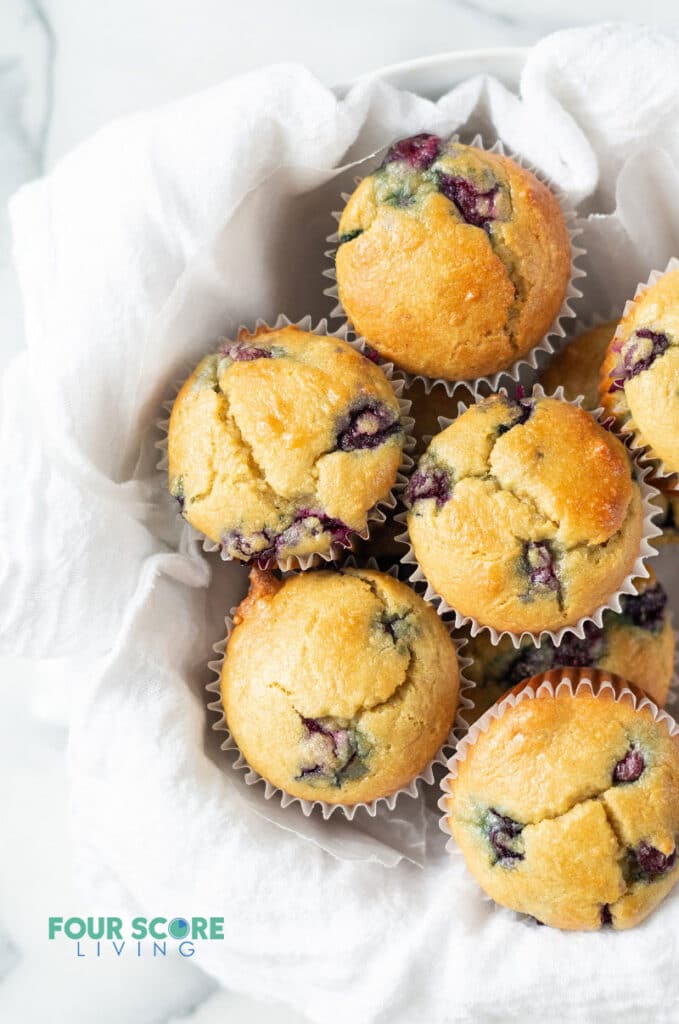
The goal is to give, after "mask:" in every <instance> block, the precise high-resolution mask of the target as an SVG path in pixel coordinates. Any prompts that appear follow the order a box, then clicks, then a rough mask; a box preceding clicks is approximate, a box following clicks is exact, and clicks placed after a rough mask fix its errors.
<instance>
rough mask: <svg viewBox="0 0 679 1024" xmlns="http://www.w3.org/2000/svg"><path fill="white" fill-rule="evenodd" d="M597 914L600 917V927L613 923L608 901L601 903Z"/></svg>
mask: <svg viewBox="0 0 679 1024" xmlns="http://www.w3.org/2000/svg"><path fill="white" fill-rule="evenodd" d="M599 916H600V917H601V926H602V928H606V927H607V926H608V925H612V924H613V915H612V914H611V908H610V907H609V905H608V903H604V904H603V905H602V907H601V911H600V915H599Z"/></svg>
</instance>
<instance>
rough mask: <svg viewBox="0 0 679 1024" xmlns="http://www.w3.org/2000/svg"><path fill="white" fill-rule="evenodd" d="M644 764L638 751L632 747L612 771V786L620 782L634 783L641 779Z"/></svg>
mask: <svg viewBox="0 0 679 1024" xmlns="http://www.w3.org/2000/svg"><path fill="white" fill-rule="evenodd" d="M645 767H646V762H645V761H644V758H643V756H642V754H641V753H640V751H638V750H636V749H635V748H634V747H632V749H631V750H628V751H627V753H626V754H625V756H624V757H623V758H621V760H620V761H618V763H617V764H616V766H615V768H614V769H613V785H614V786H615V785H618V784H619V783H622V782H636V781H637V779H639V778H641V775H642V774H643V771H644V768H645Z"/></svg>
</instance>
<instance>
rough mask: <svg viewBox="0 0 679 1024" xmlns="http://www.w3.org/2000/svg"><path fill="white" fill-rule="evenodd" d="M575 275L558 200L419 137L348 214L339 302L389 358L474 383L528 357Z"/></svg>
mask: <svg viewBox="0 0 679 1024" xmlns="http://www.w3.org/2000/svg"><path fill="white" fill-rule="evenodd" d="M570 273H571V252H570V240H569V236H568V231H567V228H566V225H565V221H564V217H563V214H562V211H561V208H560V206H559V203H558V201H557V199H556V197H555V196H554V195H553V194H552V192H551V191H550V190H549V189H548V188H547V186H545V185H543V184H542V183H541V182H540V181H538V179H537V178H536V177H535V176H534V175H533V174H531V172H530V171H527V170H524V169H523V168H522V167H520V166H519V165H518V164H517V163H515V161H513V160H511V159H509V158H508V157H505V156H501V155H500V154H498V153H489V152H486V151H484V150H481V149H479V148H476V147H474V146H465V145H462V144H461V143H459V142H456V141H455V140H454V139H450V140H447V141H446V140H443V139H440V138H439V137H438V136H436V135H431V134H421V135H416V136H413V137H412V138H409V139H402V140H400V141H399V142H397V143H395V144H394V145H393V146H392V147H391V148H390V149H389V151H388V153H387V155H386V157H385V159H384V162H383V163H382V165H381V166H380V167H379V168H378V169H377V170H376V171H374V172H373V173H372V174H370V175H368V176H367V177H366V178H364V179H363V181H362V182H361V183H360V184H359V186H358V187H357V189H356V190H355V192H354V193H353V195H352V196H351V198H350V199H349V202H348V203H347V205H346V208H345V209H344V212H343V214H342V217H341V220H340V224H339V231H338V248H337V253H336V274H337V287H338V294H339V298H340V301H341V303H342V306H343V308H344V310H345V312H346V314H347V316H348V318H349V320H350V321H351V322H352V324H353V325H354V327H355V328H356V330H357V331H358V332H359V333H360V334H362V335H364V336H365V337H366V338H367V339H368V341H369V342H370V344H371V345H372V346H373V347H374V348H375V349H376V350H377V351H378V352H379V353H380V355H382V356H384V357H386V358H389V359H391V360H393V361H394V362H395V363H396V364H397V365H398V366H401V367H403V368H404V369H406V370H408V371H410V372H411V373H414V374H425V375H427V376H429V377H443V378H446V379H449V380H457V379H459V380H469V379H473V378H476V377H479V376H482V375H487V374H493V373H496V372H497V371H500V370H504V369H507V368H508V367H510V366H511V365H512V364H513V363H515V362H516V361H517V360H518V359H520V358H522V357H523V356H525V355H526V354H527V353H528V352H529V351H530V350H531V349H532V348H533V347H534V346H535V345H536V344H537V343H538V342H539V341H540V340H541V338H542V337H543V335H544V334H545V333H546V332H547V331H548V329H549V327H550V325H551V324H552V322H553V321H554V319H555V317H556V316H557V314H558V312H559V309H560V307H561V304H562V302H563V299H564V296H565V294H566V289H567V285H568V281H569V277H570Z"/></svg>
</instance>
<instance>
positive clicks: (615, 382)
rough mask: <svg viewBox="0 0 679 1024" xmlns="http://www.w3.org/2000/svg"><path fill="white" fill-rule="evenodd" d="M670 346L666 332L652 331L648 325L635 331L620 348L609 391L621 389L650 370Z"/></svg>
mask: <svg viewBox="0 0 679 1024" xmlns="http://www.w3.org/2000/svg"><path fill="white" fill-rule="evenodd" d="M649 342H650V344H649ZM669 346H670V339H669V338H668V337H667V335H666V334H661V333H658V332H657V331H651V330H649V328H648V327H642V328H640V329H639V330H638V331H635V332H634V333H633V334H631V335H630V337H629V338H628V339H627V341H626V342H624V343H623V345H622V346H621V348H620V351H619V353H618V363H617V365H616V367H615V369H613V370H612V371H611V374H610V376H611V379H612V383H611V385H610V387H609V391H621V390H622V389H623V388H624V386H625V384H626V383H627V381H629V380H632V378H633V377H637V376H638V375H639V374H640V373H643V371H644V370H648V368H649V366H652V364H653V363H654V362H655V361H656V359H657V358H658V356H661V355H662V354H663V352H666V351H667V349H668V348H669Z"/></svg>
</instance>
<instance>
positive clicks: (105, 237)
mask: <svg viewBox="0 0 679 1024" xmlns="http://www.w3.org/2000/svg"><path fill="white" fill-rule="evenodd" d="M422 129H429V130H436V131H440V132H448V131H452V130H456V129H460V130H461V131H462V132H463V133H464V135H465V136H466V135H469V136H471V135H473V134H474V133H475V132H476V131H478V130H481V131H482V132H483V133H484V137H485V138H486V139H488V140H492V138H493V137H494V136H499V137H500V138H502V139H503V141H504V142H505V144H506V145H507V146H508V148H509V149H514V150H516V151H518V152H520V153H521V154H522V155H523V156H524V157H525V158H526V159H527V160H529V161H531V162H533V163H534V164H535V165H537V166H538V167H539V168H541V169H542V170H543V171H544V172H545V173H547V174H548V175H549V176H550V177H551V178H552V179H553V181H554V182H555V184H556V185H557V186H559V187H560V188H561V189H563V190H564V191H566V192H567V193H568V194H569V195H570V197H571V198H572V199H573V200H574V201H577V202H580V203H582V208H583V210H585V211H586V212H587V213H588V214H589V217H588V220H587V222H586V224H585V235H584V244H585V245H586V246H587V247H588V249H589V253H590V255H589V259H588V261H587V264H588V266H587V269H588V272H589V277H588V279H587V281H586V301H585V303H584V304H583V305H582V306H581V308H580V310H579V311H578V312H579V313H581V314H583V315H584V314H586V313H587V312H594V311H595V310H606V309H608V308H609V307H610V306H611V303H618V304H620V305H621V304H622V302H623V300H624V299H625V297H626V296H627V295H628V294H629V293H630V292H631V290H633V288H634V286H635V285H636V283H637V282H638V281H639V280H644V279H645V278H646V277H647V275H648V272H649V270H650V269H651V268H652V267H659V268H661V267H663V266H664V265H665V263H666V262H667V260H668V259H669V257H670V256H672V255H677V253H678V251H679V207H678V206H677V203H676V197H677V195H678V194H679V39H677V38H676V37H674V38H668V37H667V36H666V35H660V34H658V33H653V32H650V31H645V30H643V29H640V28H638V27H634V28H624V27H615V26H610V25H608V26H603V27H599V28H594V29H586V30H585V29H583V30H575V31H571V32H565V33H559V34H557V35H555V36H552V37H550V38H548V39H546V40H544V41H543V42H542V43H541V44H540V45H539V46H537V47H536V49H535V50H534V51H533V52H532V53H531V55H530V56H529V59H528V62H527V65H526V68H525V72H524V76H523V81H522V88H521V96H520V97H516V96H514V95H512V94H510V93H509V92H508V91H507V90H506V89H505V88H504V87H502V86H501V85H500V84H498V83H497V82H494V81H493V80H491V79H488V78H483V77H478V78H475V79H473V80H471V81H469V82H467V83H465V84H464V85H462V86H460V87H459V88H457V89H455V90H453V91H452V92H451V93H450V94H449V95H447V96H445V97H444V98H443V99H442V100H441V101H440V102H439V103H437V104H433V103H430V102H428V101H425V100H422V99H419V98H417V97H414V96H412V95H409V94H405V93H399V92H397V91H395V90H394V89H392V88H390V87H386V86H384V85H381V84H377V83H372V84H371V83H364V84H361V85H358V86H357V87H356V88H355V89H353V90H352V91H351V92H350V93H349V95H348V96H347V97H346V99H344V100H342V101H339V100H337V99H336V97H335V96H334V95H333V94H332V93H331V92H330V91H328V90H327V89H325V88H323V87H322V86H321V85H320V84H319V83H318V82H317V81H316V80H315V79H314V78H313V77H311V76H310V75H309V74H308V73H306V72H305V71H304V70H302V69H301V68H299V67H294V66H279V67H275V68H271V69H268V70H266V71H262V72H259V73H256V74H253V75H248V76H245V77H243V78H239V79H236V80H233V81H230V82H228V83H226V84H225V85H223V86H220V87H219V88H216V89H213V90H211V91H209V92H207V93H203V94H200V95H197V96H194V97H191V98H190V99H187V100H185V101H183V102H182V103H179V104H174V105H172V106H170V107H167V108H164V109H162V110H158V111H154V112H151V113H148V114H143V115H139V116H136V117H134V118H129V119H126V120H124V121H120V122H118V123H116V124H114V125H111V126H110V127H109V128H107V129H105V130H104V131H102V132H100V133H99V134H98V135H96V136H95V137H94V138H93V139H92V140H90V141H89V142H88V143H86V144H85V145H83V146H81V147H79V148H78V149H77V150H76V151H74V152H73V153H72V154H71V156H69V157H68V158H66V159H65V160H63V161H62V162H61V163H60V164H59V165H58V166H57V168H56V169H55V171H54V172H53V173H52V174H51V175H50V176H49V177H48V178H47V179H46V180H44V181H41V182H37V183H35V184H33V185H30V186H28V187H26V188H24V189H22V191H21V192H20V193H19V194H18V195H17V197H16V198H15V200H14V202H13V205H12V211H11V212H12V219H13V226H14V237H15V252H16V260H17V265H18V270H19V275H20V279H21V285H22V289H23V295H24V302H25V308H26V327H27V341H28V351H27V352H26V353H24V354H22V355H21V356H20V357H19V358H18V359H17V360H16V361H15V363H14V364H13V366H12V367H11V368H10V370H9V371H8V374H7V376H6V379H5V395H6V403H5V412H4V419H3V424H2V435H1V440H2V445H1V448H0V465H1V466H2V470H3V473H4V479H5V480H6V481H8V482H9V481H11V489H10V486H9V483H8V485H7V490H6V496H5V501H4V502H3V503H2V511H1V512H0V517H1V522H0V537H2V545H3V548H2V555H3V564H2V566H1V567H0V571H1V573H2V576H1V578H2V584H3V595H4V598H5V600H4V607H3V612H4V614H3V633H2V645H3V648H4V649H6V650H8V651H10V652H14V653H29V654H33V655H41V656H62V657H69V658H71V659H72V661H71V664H72V666H73V670H72V678H71V680H70V682H71V690H72V700H73V719H72V723H71V740H70V769H71V780H72V792H73V801H72V802H73V816H74V828H75V836H76V841H77V848H78V854H79V864H80V878H81V880H83V881H84V882H85V883H86V884H87V883H89V891H90V902H91V905H92V906H93V908H94V907H95V906H96V904H97V901H99V903H100V904H101V905H102V906H103V905H106V906H107V907H108V908H109V909H110V910H111V911H115V912H118V913H121V912H125V911H126V910H127V909H128V908H131V907H133V906H134V907H141V908H142V911H143V912H144V911H145V912H148V913H153V912H157V908H158V907H164V908H168V912H176V913H186V914H201V913H202V914H209V915H215V914H223V915H224V916H225V917H226V919H227V922H228V924H229V927H228V928H227V934H226V938H225V941H224V942H219V943H216V942H215V943H205V944H203V946H202V947H201V950H200V961H199V962H200V963H201V965H202V966H203V967H205V968H206V969H207V970H208V971H210V972H211V973H212V974H213V975H214V976H215V977H216V978H218V979H219V980H221V981H222V982H224V983H225V984H226V985H228V986H229V987H230V988H231V989H236V990H242V991H243V992H249V993H253V994H257V995H260V996H261V995H262V993H265V992H275V993H277V995H278V996H279V997H281V998H285V999H286V1000H287V1001H288V1002H289V1003H290V1004H291V1005H294V1006H296V1007H298V1008H299V1009H301V1010H302V1011H304V1012H305V1013H306V1014H308V1015H309V1017H311V1018H312V1019H314V1020H318V1021H323V1022H325V1021H328V1020H337V1019H341V1018H344V1017H348V1018H350V1019H351V1020H352V1021H355V1022H356V1024H370V1022H377V1021H382V1020H386V1019H389V1020H390V1021H391V1022H393V1024H412V1022H413V1021H416V1020H427V1021H431V1022H433V1024H436V1022H444V1021H472V1020H474V1021H478V1020H483V1021H484V1022H485V1021H495V1020H497V1021H503V1022H506V1021H527V1020H542V1019H556V1020H560V1021H586V1022H591V1021H611V1022H613V1021H615V1022H616V1024H625V1022H627V1021H629V1022H632V1021H635V1022H636V1021H638V1020H639V1019H643V1018H644V1017H646V1018H650V1019H652V1020H653V1021H654V1024H663V1022H670V1021H675V1020H676V1019H677V1016H678V1015H679V1005H678V1000H677V995H676V986H675V977H676V964H677V962H678V954H679V938H678V935H679V895H677V894H675V895H674V896H672V897H670V898H669V899H668V900H667V901H666V902H665V904H664V905H663V906H662V907H661V908H660V909H659V910H658V911H657V912H656V913H655V914H654V915H653V916H652V917H651V918H650V919H649V920H648V921H647V922H646V923H645V924H644V925H643V926H641V927H640V928H638V929H637V930H635V931H632V932H629V933H620V934H614V933H611V932H606V933H601V934H595V935H584V934H577V935H568V934H562V933H559V932H554V931H551V930H549V929H547V928H538V927H537V926H536V925H532V924H530V923H526V922H525V921H520V920H519V919H518V918H517V917H515V916H514V915H512V914H510V913H508V912H506V911H500V910H497V909H494V908H493V906H492V905H491V904H490V903H489V902H487V901H485V900H484V899H483V898H482V897H481V894H480V892H479V890H478V888H477V886H476V884H475V883H474V882H473V880H472V879H471V878H470V876H469V875H468V874H467V872H466V870H465V868H464V865H463V863H462V861H461V858H459V857H458V858H452V859H451V858H449V857H448V856H447V855H446V854H445V853H444V851H443V846H444V837H443V836H442V835H441V834H440V833H439V832H438V828H437V820H436V819H437V816H436V812H435V811H434V810H432V809H431V805H432V803H433V801H432V800H431V798H430V799H429V802H428V805H426V804H425V802H423V801H420V802H419V803H417V804H415V803H414V802H412V801H410V802H408V801H407V800H405V801H404V803H403V805H401V803H399V804H398V805H397V807H398V808H399V814H398V815H396V816H395V824H394V823H393V822H386V823H381V822H379V821H378V822H373V823H367V824H366V825H365V826H364V827H361V828H358V829H351V828H349V827H348V826H346V827H344V828H343V827H341V823H340V824H339V825H336V823H335V822H334V819H333V822H332V823H331V825H330V827H328V826H327V825H326V824H325V823H323V822H319V821H318V820H316V819H313V820H311V821H308V820H306V819H304V820H302V818H301V815H299V814H298V813H297V812H295V811H294V810H293V809H288V810H287V811H285V812H283V811H281V809H280V807H277V806H276V805H275V804H273V802H272V801H269V802H266V801H264V800H263V798H262V794H261V788H259V787H252V788H246V787H245V786H244V785H243V782H242V778H241V777H240V776H239V775H237V774H236V773H234V772H232V771H230V770H229V769H228V767H224V766H223V763H222V761H221V759H220V758H219V752H218V751H216V750H215V746H214V742H213V741H214V737H212V736H211V735H210V734H209V733H208V732H207V729H206V721H207V716H206V712H205V701H204V696H203V693H202V686H203V685H204V683H205V682H206V681H207V680H208V678H209V676H206V674H205V669H204V666H205V663H206V661H207V660H208V658H209V657H210V647H211V644H212V643H213V642H214V641H215V640H217V639H219V638H220V636H221V635H222V630H223V614H224V612H225V610H226V609H227V607H228V605H229V604H230V603H232V602H233V601H234V600H235V599H236V598H237V597H238V596H239V595H240V593H242V588H243V579H244V574H243V571H242V569H241V568H240V567H238V566H225V565H222V564H221V563H219V562H218V561H214V560H211V561H210V562H209V563H208V561H207V560H206V559H205V557H204V556H203V555H202V553H201V551H200V549H199V548H198V546H197V544H196V543H195V541H192V540H191V539H190V536H189V534H188V531H187V530H186V528H182V527H181V525H180V524H179V523H178V521H177V519H176V517H175V514H174V509H173V507H172V503H171V501H170V500H169V499H168V498H167V495H166V494H165V489H164V481H163V479H162V477H161V475H160V474H159V473H158V472H157V471H156V469H155V455H156V453H155V450H154V447H153V445H154V441H155V440H156V439H157V433H156V431H155V427H154V422H155V420H156V418H157V417H158V415H159V408H160V405H161V403H162V401H163V400H164V399H166V398H167V397H169V396H170V395H171V394H172V387H173V384H174V382H175V381H176V380H177V379H178V378H179V377H180V376H181V374H182V373H183V372H185V371H186V370H187V368H188V367H189V366H190V364H191V362H192V361H195V360H197V358H198V357H199V355H201V354H202V353H203V352H205V351H207V350H209V349H210V347H211V346H212V345H213V344H214V342H215V340H216V338H218V337H219V336H220V335H221V334H223V333H224V332H225V331H227V330H228V329H229V327H230V326H233V325H234V324H238V323H240V322H242V321H249V320H250V321H251V320H252V319H254V318H255V317H257V316H263V317H266V318H271V317H274V316H275V315H276V314H277V313H279V312H285V313H287V314H288V315H289V316H290V317H292V318H295V319H296V318H298V317H300V316H302V315H304V314H305V313H312V314H314V315H316V316H318V315H322V314H324V313H327V312H328V311H329V303H328V301H327V300H326V299H324V298H323V296H322V287H323V279H322V277H321V276H320V272H321V269H322V267H323V266H324V265H325V264H324V259H323V255H322V254H323V250H324V248H325V243H324V238H325V236H326V234H328V233H329V232H330V231H331V230H332V227H333V225H332V222H331V221H330V219H329V212H330V210H332V209H334V208H336V207H337V195H338V193H339V191H340V190H341V189H342V188H345V187H347V185H348V184H350V182H351V178H352V175H353V174H354V173H355V170H356V169H355V167H351V166H349V165H351V164H352V163H354V162H355V161H358V160H361V159H363V158H366V157H368V156H369V155H370V154H372V153H373V152H374V151H376V150H377V149H379V148H380V147H382V146H383V145H385V144H386V143H388V142H389V141H391V140H392V139H393V138H394V137H396V136H398V135H400V134H407V133H409V132H413V131H418V130H422ZM336 168H341V170H340V171H338V170H337V169H336ZM668 565H669V569H668V570H667V571H668V572H669V571H671V570H672V566H673V567H674V569H675V570H676V561H675V562H673V563H671V565H670V564H669V563H668ZM675 576H676V571H675ZM93 665H94V666H96V668H95V669H93V668H92V666H93ZM418 814H419V815H420V817H418ZM422 862H423V863H424V869H422V868H420V867H418V866H417V864H418V863H422Z"/></svg>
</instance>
